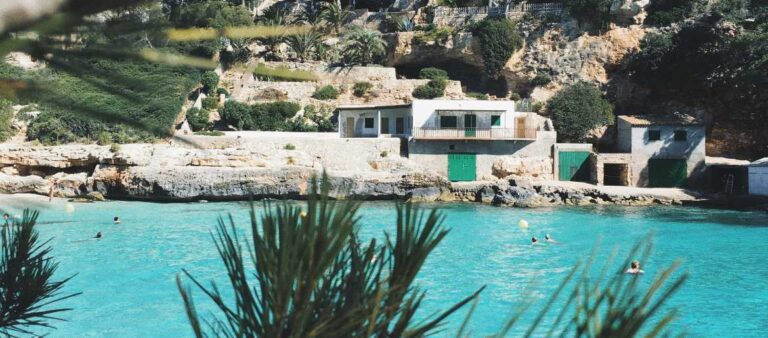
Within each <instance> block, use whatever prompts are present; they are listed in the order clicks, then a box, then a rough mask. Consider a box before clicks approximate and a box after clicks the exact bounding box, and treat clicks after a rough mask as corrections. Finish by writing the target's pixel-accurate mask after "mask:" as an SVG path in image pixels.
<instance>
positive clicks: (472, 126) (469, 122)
mask: <svg viewBox="0 0 768 338" xmlns="http://www.w3.org/2000/svg"><path fill="white" fill-rule="evenodd" d="M476 130H477V115H474V114H467V115H464V136H465V137H475V134H476V132H475V131H476Z"/></svg>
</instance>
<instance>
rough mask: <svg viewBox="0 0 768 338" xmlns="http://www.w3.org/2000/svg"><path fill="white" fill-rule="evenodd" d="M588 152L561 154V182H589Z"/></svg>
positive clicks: (562, 152)
mask: <svg viewBox="0 0 768 338" xmlns="http://www.w3.org/2000/svg"><path fill="white" fill-rule="evenodd" d="M589 155H590V152H588V151H561V152H559V155H558V156H559V165H558V169H559V170H558V171H559V176H560V180H561V181H578V182H589V176H590V172H589Z"/></svg>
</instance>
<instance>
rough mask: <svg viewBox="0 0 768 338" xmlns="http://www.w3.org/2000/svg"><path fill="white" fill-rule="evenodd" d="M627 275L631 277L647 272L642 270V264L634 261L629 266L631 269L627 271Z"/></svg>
mask: <svg viewBox="0 0 768 338" xmlns="http://www.w3.org/2000/svg"><path fill="white" fill-rule="evenodd" d="M626 273H627V274H630V275H642V274H644V273H645V271H643V270H640V262H639V261H637V260H634V261H632V263H631V264H630V265H629V269H627V272H626Z"/></svg>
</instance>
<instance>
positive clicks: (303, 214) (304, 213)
mask: <svg viewBox="0 0 768 338" xmlns="http://www.w3.org/2000/svg"><path fill="white" fill-rule="evenodd" d="M299 216H301V218H304V217H307V213H306V212H303V211H302V212H301V214H299Z"/></svg>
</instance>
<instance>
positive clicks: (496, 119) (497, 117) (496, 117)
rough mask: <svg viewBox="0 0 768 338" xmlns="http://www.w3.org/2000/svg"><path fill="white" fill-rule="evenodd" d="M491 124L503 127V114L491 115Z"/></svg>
mask: <svg viewBox="0 0 768 338" xmlns="http://www.w3.org/2000/svg"><path fill="white" fill-rule="evenodd" d="M491 126H493V127H501V116H500V115H491Z"/></svg>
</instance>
